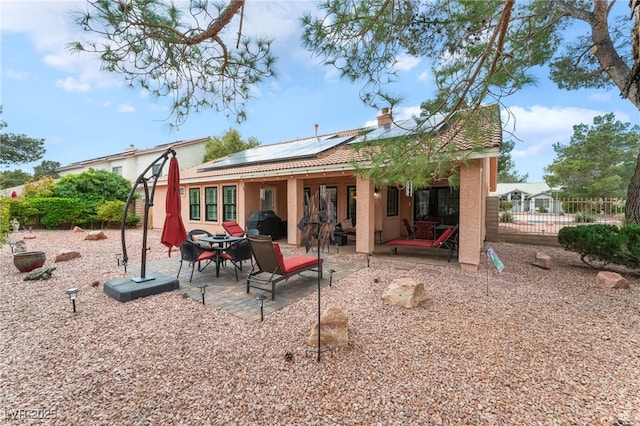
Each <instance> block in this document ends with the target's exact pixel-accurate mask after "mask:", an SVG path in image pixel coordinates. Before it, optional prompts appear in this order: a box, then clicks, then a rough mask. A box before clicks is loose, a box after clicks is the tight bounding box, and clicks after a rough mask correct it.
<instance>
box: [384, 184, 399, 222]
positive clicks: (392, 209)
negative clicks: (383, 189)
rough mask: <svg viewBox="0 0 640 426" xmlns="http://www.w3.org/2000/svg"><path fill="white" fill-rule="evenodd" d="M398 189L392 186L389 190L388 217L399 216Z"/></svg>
mask: <svg viewBox="0 0 640 426" xmlns="http://www.w3.org/2000/svg"><path fill="white" fill-rule="evenodd" d="M398 206H399V200H398V188H396V187H395V186H390V187H388V188H387V216H398V210H399V208H398Z"/></svg>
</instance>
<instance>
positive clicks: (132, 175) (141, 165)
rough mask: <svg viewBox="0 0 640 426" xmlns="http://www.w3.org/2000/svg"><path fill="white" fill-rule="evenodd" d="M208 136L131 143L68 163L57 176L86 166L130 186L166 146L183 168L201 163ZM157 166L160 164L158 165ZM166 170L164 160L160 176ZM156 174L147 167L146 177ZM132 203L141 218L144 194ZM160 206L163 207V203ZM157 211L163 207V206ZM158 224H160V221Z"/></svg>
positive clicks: (164, 150)
mask: <svg viewBox="0 0 640 426" xmlns="http://www.w3.org/2000/svg"><path fill="white" fill-rule="evenodd" d="M210 139H211V138H210V137H204V138H199V139H192V140H187V141H177V142H172V143H166V144H162V145H157V146H154V147H153V148H145V149H138V148H136V147H134V146H133V145H130V146H129V147H127V148H126V149H125V150H124V151H123V152H120V153H117V154H112V155H105V156H104V157H98V158H92V159H90V160H84V161H78V162H76V163H71V164H69V165H66V166H63V167H60V168H58V170H57V171H58V173H60V176H64V175H68V174H78V173H82V172H85V171H87V170H89V169H94V170H107V171H110V172H113V173H116V174H118V175H120V176H122V177H124V178H125V179H127V180H128V181H129V182H131V184H132V185H133V183H134V182H135V181H136V180H137V179H138V177H139V176H140V175H141V174H142V173H143V172H144V171H145V170H146V169H147V168H148V167H149V166H150V165H151V164H153V162H154V161H155V160H156V159H158V157H160V156H161V155H162V154H164V153H165V152H166V151H167V149H168V148H172V149H173V150H174V151H175V152H176V156H177V157H178V158H180V165H181V166H182V167H192V166H195V165H197V164H201V163H202V159H203V158H204V155H205V152H206V143H207V141H208V140H210ZM157 167H160V164H158V165H157ZM168 172H169V165H168V163H167V164H166V165H165V167H164V168H163V170H161V171H160V175H166V174H167V173H168ZM155 173H156V170H150V173H149V172H148V173H146V174H145V176H147V177H148V176H150V175H151V174H155ZM140 194H141V195H143V192H142V191H140ZM134 203H135V205H134V207H133V210H134V211H135V214H137V215H138V216H140V217H142V216H143V215H144V204H145V203H144V196H142V197H140V198H137V199H135V200H134ZM154 204H155V196H154ZM161 205H162V206H163V208H164V203H162V204H161ZM158 210H162V208H161V209H158ZM163 217H164V212H163ZM160 224H162V221H161V222H160ZM148 227H150V228H152V227H153V207H151V209H150V214H149V219H148Z"/></svg>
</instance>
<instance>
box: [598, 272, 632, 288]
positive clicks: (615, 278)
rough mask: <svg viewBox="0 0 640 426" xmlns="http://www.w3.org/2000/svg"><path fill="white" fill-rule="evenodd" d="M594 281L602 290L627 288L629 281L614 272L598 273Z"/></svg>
mask: <svg viewBox="0 0 640 426" xmlns="http://www.w3.org/2000/svg"><path fill="white" fill-rule="evenodd" d="M596 281H597V282H598V285H599V286H600V287H604V288H629V280H627V279H626V278H624V277H623V276H622V275H620V274H618V273H616V272H611V271H600V272H598V275H597V276H596Z"/></svg>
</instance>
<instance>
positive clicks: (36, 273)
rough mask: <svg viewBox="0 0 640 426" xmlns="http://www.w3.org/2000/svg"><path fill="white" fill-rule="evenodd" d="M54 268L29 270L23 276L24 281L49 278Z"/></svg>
mask: <svg viewBox="0 0 640 426" xmlns="http://www.w3.org/2000/svg"><path fill="white" fill-rule="evenodd" d="M55 270H56V268H55V267H54V268H44V267H42V268H36V269H34V270H33V271H31V272H29V273H28V274H27V275H26V276H25V277H24V281H29V280H48V279H49V278H51V275H52V273H53V271H55Z"/></svg>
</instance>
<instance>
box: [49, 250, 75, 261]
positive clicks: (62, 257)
mask: <svg viewBox="0 0 640 426" xmlns="http://www.w3.org/2000/svg"><path fill="white" fill-rule="evenodd" d="M79 257H80V252H79V251H74V250H69V249H66V248H65V249H61V250H60V251H59V252H58V254H57V255H56V258H55V260H54V262H66V261H68V260H72V259H77V258H79Z"/></svg>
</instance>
